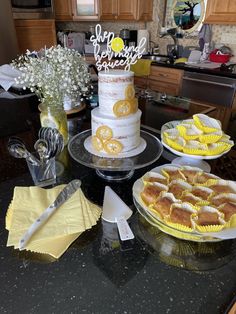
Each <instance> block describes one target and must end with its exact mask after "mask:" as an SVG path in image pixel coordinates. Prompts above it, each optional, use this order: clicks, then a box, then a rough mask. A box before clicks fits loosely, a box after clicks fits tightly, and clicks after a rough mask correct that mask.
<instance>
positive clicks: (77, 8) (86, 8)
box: [71, 0, 99, 21]
mask: <svg viewBox="0 0 236 314" xmlns="http://www.w3.org/2000/svg"><path fill="white" fill-rule="evenodd" d="M71 1H72V10H73V20H79V21H94V20H98V19H99V12H98V7H99V3H98V0H86V1H85V0H71Z"/></svg>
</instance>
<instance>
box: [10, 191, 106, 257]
mask: <svg viewBox="0 0 236 314" xmlns="http://www.w3.org/2000/svg"><path fill="white" fill-rule="evenodd" d="M64 186H65V185H60V186H57V187H55V188H52V189H47V190H46V189H42V188H39V187H35V186H34V187H16V188H15V189H14V195H13V200H12V202H11V204H10V206H9V208H8V211H7V215H6V229H8V230H9V235H8V241H7V246H14V248H19V245H18V243H19V240H20V238H21V237H22V236H23V234H24V233H25V232H26V231H27V230H28V228H29V227H30V225H31V224H32V223H33V222H34V221H35V219H37V218H38V217H39V216H40V214H41V213H42V212H43V211H44V210H45V209H46V208H47V207H48V206H49V205H50V204H51V203H52V202H53V201H54V200H55V198H56V197H57V195H58V194H59V192H60V191H61V190H62V189H63V187H64ZM100 215H101V209H100V208H99V207H98V206H96V205H95V204H93V203H91V202H89V201H88V200H87V199H86V198H85V196H84V194H83V192H82V191H81V189H79V190H78V191H76V192H75V193H74V194H73V195H72V196H71V198H69V199H68V200H67V201H66V202H65V203H64V204H63V205H62V206H61V207H60V208H58V209H57V210H56V212H55V213H54V214H53V215H52V216H51V217H50V218H49V220H48V221H47V222H46V223H45V224H44V225H43V226H42V228H40V229H39V230H38V231H37V232H36V233H35V234H34V235H33V236H32V238H31V240H30V241H29V243H28V244H27V245H26V250H31V251H34V252H38V253H45V254H50V255H52V256H54V257H55V258H58V257H60V256H61V255H62V254H63V253H64V252H65V250H66V249H67V248H68V247H69V245H70V244H71V243H72V242H73V241H74V240H75V239H76V238H77V237H78V236H79V235H80V234H81V233H82V232H83V231H85V230H87V229H90V228H91V227H92V226H93V225H95V224H96V223H97V220H98V218H99V217H100Z"/></svg>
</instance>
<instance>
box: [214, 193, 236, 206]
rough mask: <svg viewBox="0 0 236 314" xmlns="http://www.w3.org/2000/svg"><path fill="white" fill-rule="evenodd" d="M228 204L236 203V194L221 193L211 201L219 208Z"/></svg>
mask: <svg viewBox="0 0 236 314" xmlns="http://www.w3.org/2000/svg"><path fill="white" fill-rule="evenodd" d="M227 202H230V203H231V202H232V203H236V194H235V193H220V194H217V195H216V196H214V197H213V198H212V199H211V203H212V205H213V206H215V207H218V206H220V205H222V204H224V203H227Z"/></svg>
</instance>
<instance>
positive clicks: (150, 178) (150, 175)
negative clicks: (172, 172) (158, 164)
mask: <svg viewBox="0 0 236 314" xmlns="http://www.w3.org/2000/svg"><path fill="white" fill-rule="evenodd" d="M142 181H143V183H144V185H146V184H152V183H154V182H158V183H161V184H165V185H166V184H168V178H167V177H164V176H163V175H162V174H160V173H157V172H153V171H149V172H147V173H146V174H145V175H144V176H143V177H142Z"/></svg>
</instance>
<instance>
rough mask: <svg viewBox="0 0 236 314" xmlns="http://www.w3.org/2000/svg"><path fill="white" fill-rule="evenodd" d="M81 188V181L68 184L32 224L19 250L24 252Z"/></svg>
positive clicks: (20, 243)
mask: <svg viewBox="0 0 236 314" xmlns="http://www.w3.org/2000/svg"><path fill="white" fill-rule="evenodd" d="M80 186H81V181H80V180H73V181H71V182H70V183H68V184H67V185H66V186H65V187H64V188H63V190H62V191H61V192H60V193H59V194H58V196H57V198H56V199H55V201H54V202H53V203H52V204H51V205H50V206H49V207H48V208H46V209H45V210H44V212H43V213H42V214H41V215H40V216H39V217H38V218H37V219H36V220H35V221H34V222H33V223H32V225H31V226H30V227H29V229H28V230H27V231H26V233H25V234H24V235H23V237H22V238H21V239H20V241H19V250H23V249H24V248H25V246H26V244H27V243H28V242H29V240H30V239H31V237H32V236H33V235H34V233H35V232H36V231H37V230H38V229H39V228H40V227H42V225H43V224H44V223H45V222H46V221H47V220H48V219H49V218H50V217H51V215H52V214H53V213H54V212H55V211H56V210H57V209H58V208H59V207H60V206H61V205H62V204H63V203H65V201H67V200H68V199H69V198H70V197H71V196H72V194H73V193H74V192H76V191H77V190H78V189H79V188H80Z"/></svg>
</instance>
